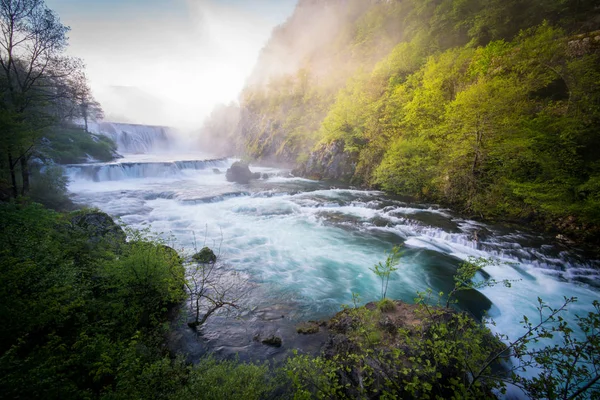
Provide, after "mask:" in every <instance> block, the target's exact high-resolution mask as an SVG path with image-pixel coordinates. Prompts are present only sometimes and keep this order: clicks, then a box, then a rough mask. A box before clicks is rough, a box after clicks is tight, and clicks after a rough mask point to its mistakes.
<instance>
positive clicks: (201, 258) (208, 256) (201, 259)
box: [192, 247, 217, 264]
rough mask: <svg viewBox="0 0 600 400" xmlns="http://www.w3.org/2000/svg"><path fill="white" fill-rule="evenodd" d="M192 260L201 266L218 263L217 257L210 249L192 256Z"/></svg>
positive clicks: (204, 248)
mask: <svg viewBox="0 0 600 400" xmlns="http://www.w3.org/2000/svg"><path fill="white" fill-rule="evenodd" d="M192 260H194V261H196V262H198V263H201V264H214V263H215V262H216V261H217V255H216V254H215V252H214V251H212V250H211V249H210V248H208V247H203V248H202V249H201V250H200V251H199V252H197V253H196V254H194V255H193V256H192Z"/></svg>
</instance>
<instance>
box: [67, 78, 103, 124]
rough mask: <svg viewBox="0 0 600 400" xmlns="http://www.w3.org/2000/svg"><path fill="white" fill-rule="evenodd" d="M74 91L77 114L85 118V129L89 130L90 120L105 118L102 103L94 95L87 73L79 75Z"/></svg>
mask: <svg viewBox="0 0 600 400" xmlns="http://www.w3.org/2000/svg"><path fill="white" fill-rule="evenodd" d="M74 92H75V93H74V98H75V107H76V108H75V110H74V111H75V116H77V117H80V118H82V119H83V123H84V129H85V131H86V132H89V130H88V121H97V120H99V119H102V118H104V111H103V110H102V106H101V105H100V103H99V102H98V101H96V99H95V98H94V96H93V95H92V91H91V89H90V87H89V85H88V84H87V78H86V76H85V74H81V75H80V76H79V79H78V80H77V85H76V86H75V90H74Z"/></svg>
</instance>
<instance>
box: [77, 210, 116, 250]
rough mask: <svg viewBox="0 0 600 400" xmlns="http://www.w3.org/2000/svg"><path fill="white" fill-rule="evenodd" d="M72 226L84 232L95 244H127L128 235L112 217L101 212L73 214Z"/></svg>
mask: <svg viewBox="0 0 600 400" xmlns="http://www.w3.org/2000/svg"><path fill="white" fill-rule="evenodd" d="M70 220H71V224H72V225H73V226H74V227H75V228H77V229H80V230H82V231H83V233H84V234H85V235H86V236H88V237H89V238H90V240H91V241H93V242H99V241H100V240H110V241H113V242H115V243H125V239H126V238H127V235H126V234H125V231H123V228H121V227H120V226H119V225H118V224H117V223H116V222H115V221H114V220H113V219H112V217H111V216H110V215H108V214H107V213H105V212H102V211H100V210H89V209H86V210H79V211H76V212H73V213H71V218H70Z"/></svg>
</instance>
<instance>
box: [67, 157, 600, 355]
mask: <svg viewBox="0 0 600 400" xmlns="http://www.w3.org/2000/svg"><path fill="white" fill-rule="evenodd" d="M186 157H187V158H182V157H179V158H178V160H179V161H181V160H193V158H190V157H192V156H191V155H187V156H186ZM175 159H177V157H175V158H174V159H169V160H167V159H165V158H164V157H163V158H161V159H160V161H161V163H157V162H156V161H157V159H156V158H152V157H149V156H148V157H145V158H141V157H139V156H138V157H133V158H129V159H127V158H126V159H125V160H121V164H119V163H116V164H110V165H100V166H98V165H96V166H82V167H72V168H70V169H69V173H70V175H71V176H72V178H73V180H72V181H71V184H70V190H71V192H72V193H73V195H74V199H75V201H77V202H81V203H85V204H89V205H92V206H96V207H99V208H100V209H102V210H104V211H106V212H108V213H109V214H111V215H113V216H115V217H120V219H121V221H122V223H124V224H127V225H130V226H132V227H134V228H141V229H143V228H148V227H150V229H151V230H152V231H154V232H158V233H160V234H161V235H162V236H163V237H165V238H170V239H169V240H171V241H172V243H173V246H174V247H175V248H177V249H178V250H181V251H183V252H186V253H187V254H191V253H192V252H193V249H194V247H198V248H199V247H202V246H203V245H204V244H206V245H208V246H210V247H213V248H220V253H221V260H223V262H224V263H225V264H226V265H228V266H229V267H230V268H233V269H235V270H236V271H239V272H241V273H243V274H244V275H245V276H246V277H247V279H248V280H249V282H250V284H251V285H252V286H253V287H254V288H255V290H253V291H252V294H251V295H250V296H248V297H247V298H246V299H245V300H244V306H245V309H246V310H248V311H247V312H246V313H245V314H244V318H245V321H247V325H246V326H243V324H242V322H239V320H235V321H226V320H225V319H224V318H219V317H217V318H216V319H215V321H216V322H217V323H213V324H211V327H210V328H207V331H206V332H205V337H204V339H203V340H205V341H206V342H209V343H210V346H212V348H213V349H215V350H216V351H225V352H226V353H234V352H243V351H246V350H247V349H251V348H254V347H252V346H254V345H253V344H252V343H250V342H251V338H252V335H253V334H254V331H253V329H262V330H265V329H272V330H273V329H274V330H277V331H278V332H280V333H281V332H283V333H282V334H288V333H286V332H291V333H289V334H293V332H292V330H291V328H289V327H286V326H287V325H286V326H284V325H282V324H281V323H279V325H276V326H275V325H273V326H272V327H270V328H269V326H270V325H269V326H267V325H265V324H264V323H263V322H264V321H269V320H273V319H275V317H280V316H281V315H283V316H284V318H282V320H285V321H287V323H288V325H290V326H292V325H293V324H294V323H295V322H297V321H301V320H308V319H319V318H325V317H328V316H331V315H332V314H334V313H335V312H337V311H338V310H339V309H340V307H341V305H342V304H349V303H350V302H351V300H352V293H353V292H354V293H359V294H360V296H361V298H362V299H363V302H367V301H371V300H375V299H377V298H378V296H379V293H380V284H379V281H378V280H377V278H376V276H375V275H374V274H373V273H372V272H371V271H370V269H369V268H370V267H372V266H373V265H374V264H375V263H377V262H379V261H383V260H385V257H386V252H389V251H390V250H391V248H392V247H393V246H395V245H401V244H403V245H404V247H405V249H406V252H405V254H404V256H403V257H402V260H401V263H400V266H399V269H398V271H397V272H395V273H394V274H393V276H392V279H391V282H390V287H389V290H388V296H389V297H392V298H396V299H402V300H405V301H409V302H411V301H413V299H414V298H415V297H416V293H417V292H418V291H424V290H426V289H427V288H431V289H433V290H434V292H438V291H444V292H448V291H449V290H450V289H451V287H452V276H453V273H454V272H455V270H456V268H457V266H458V265H459V263H460V262H461V261H462V260H465V259H467V257H469V256H474V257H492V258H494V259H496V260H498V264H496V265H493V266H490V267H488V268H486V270H485V275H481V276H480V277H479V279H484V278H485V277H487V276H489V277H491V278H494V279H496V280H502V279H510V280H514V281H515V283H514V284H513V285H512V288H505V287H503V286H501V285H498V286H495V287H492V288H485V289H483V290H481V292H474V293H470V294H467V295H466V296H464V297H463V298H462V299H461V300H462V301H461V303H460V304H461V306H462V307H463V308H465V309H468V310H470V311H472V312H473V313H474V314H476V315H481V313H482V312H483V311H485V310H487V311H488V312H489V315H490V316H491V317H493V318H494V320H495V321H496V325H495V326H494V327H492V329H494V330H496V331H499V332H501V333H504V334H507V335H509V337H511V338H516V337H518V336H519V335H520V333H521V332H522V328H521V324H520V323H519V322H520V321H521V319H522V316H523V315H524V314H527V315H530V316H531V315H535V314H536V309H535V307H536V304H537V298H538V297H541V298H543V299H544V300H545V301H547V302H548V303H550V304H551V305H553V306H558V305H560V304H561V302H562V300H563V296H568V297H571V296H575V297H577V298H578V299H579V302H578V303H577V304H575V305H573V306H572V307H570V309H569V311H568V313H567V314H566V317H567V318H570V319H573V318H574V316H575V314H577V313H579V314H581V313H584V312H586V311H587V310H590V309H591V308H590V304H591V302H592V301H593V300H594V299H597V298H598V273H599V272H598V271H599V269H598V263H597V262H594V261H590V260H587V259H586V257H585V255H584V254H582V253H581V252H579V251H577V250H576V249H570V248H566V247H564V246H563V245H561V244H559V243H556V242H555V241H554V239H553V238H549V237H545V236H543V235H541V234H539V233H536V232H531V231H527V230H523V231H517V230H514V229H509V228H506V227H502V226H492V225H486V224H482V223H479V222H475V221H469V220H465V219H463V218H461V217H460V216H458V215H455V214H454V213H453V212H451V211H450V210H446V209H442V208H440V207H437V206H435V205H424V204H410V203H406V202H404V201H402V199H397V198H390V197H388V196H385V195H384V194H383V193H380V192H376V191H362V190H354V189H351V188H335V187H331V186H330V185H329V184H327V183H324V182H315V181H309V180H305V179H300V178H294V177H290V176H288V175H287V173H286V171H281V170H276V169H269V168H254V167H253V168H252V169H253V170H255V171H260V172H262V173H265V174H268V175H269V176H270V177H269V179H266V180H262V179H261V180H257V181H253V182H251V183H250V184H249V185H239V184H235V183H229V182H227V181H226V180H225V177H224V174H217V173H215V172H214V171H213V168H218V169H219V170H220V172H224V171H225V169H226V167H227V166H228V165H229V164H230V163H231V160H220V161H216V162H211V163H209V164H206V165H204V164H202V163H199V162H188V163H179V164H176V165H175V164H172V163H171V164H169V163H165V161H174V160H175ZM123 163H126V164H127V165H128V166H127V168H124V167H123V165H124V164H123ZM89 168H96V170H98V169H101V170H102V172H101V173H92V172H90V170H89ZM261 321H262V322H261ZM259 322H260V326H258V327H257V325H256V324H258V323H259ZM236 323H237V324H238V325H235V324H236ZM239 324H242V325H239ZM252 324H254V325H252ZM236 326H237V327H236ZM240 326H241V327H240ZM220 329H221V330H220ZM244 332H245V333H244ZM236 340H237V341H240V342H241V343H236V342H235V341H236ZM284 341H285V338H284ZM244 349H246V350H244ZM269 351H276V350H269Z"/></svg>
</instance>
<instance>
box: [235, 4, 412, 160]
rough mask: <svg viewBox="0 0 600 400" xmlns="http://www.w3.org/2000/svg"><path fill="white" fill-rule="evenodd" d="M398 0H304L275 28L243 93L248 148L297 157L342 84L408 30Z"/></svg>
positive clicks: (258, 153)
mask: <svg viewBox="0 0 600 400" xmlns="http://www.w3.org/2000/svg"><path fill="white" fill-rule="evenodd" d="M398 4H399V3H398V2H392V1H375V0H371V1H365V0H303V1H300V2H299V3H298V6H297V8H296V10H295V12H294V14H293V15H292V16H291V17H290V18H289V19H288V21H287V22H286V23H284V24H283V25H281V26H279V27H278V28H276V29H275V30H274V32H273V35H272V37H271V39H270V41H269V42H268V43H267V45H266V46H265V48H264V49H263V51H262V53H261V55H260V57H259V60H258V63H257V65H256V68H255V69H254V72H253V74H252V75H251V77H250V78H249V80H248V84H247V86H246V88H245V89H244V91H243V92H242V94H241V97H240V107H241V115H242V117H241V120H240V125H239V131H238V133H239V138H240V140H241V146H242V148H243V150H244V151H245V153H247V155H249V156H251V157H253V158H256V159H263V160H270V161H277V162H285V163H296V162H297V161H299V160H298V159H299V158H300V161H302V160H303V159H304V160H306V157H307V155H308V154H309V153H310V151H311V150H312V148H313V146H314V145H315V143H316V142H317V141H318V140H319V138H320V137H319V136H320V135H319V129H320V125H321V122H322V121H323V119H324V118H325V116H326V115H327V112H328V110H329V108H330V106H331V104H333V102H334V101H335V96H336V94H337V92H338V91H339V90H340V89H341V88H342V87H343V86H344V85H345V84H346V82H347V80H348V79H349V78H350V77H352V76H353V75H354V74H355V73H356V72H357V71H358V70H359V69H361V68H362V69H364V68H371V67H372V66H373V65H374V63H375V62H376V61H377V60H378V59H379V58H381V57H382V56H383V55H385V54H386V53H387V52H388V51H389V50H390V49H391V48H392V47H393V45H394V43H396V42H397V41H398V40H399V39H400V36H401V31H400V30H399V29H397V27H396V26H394V22H398V14H399V13H400V12H401V11H402V10H401V8H400V7H398Z"/></svg>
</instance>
